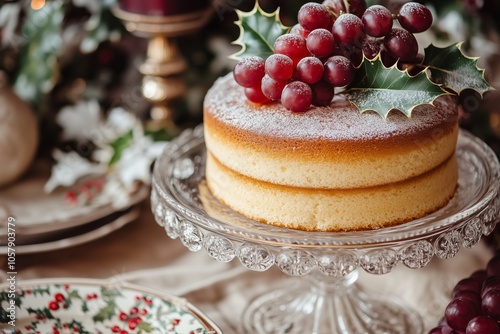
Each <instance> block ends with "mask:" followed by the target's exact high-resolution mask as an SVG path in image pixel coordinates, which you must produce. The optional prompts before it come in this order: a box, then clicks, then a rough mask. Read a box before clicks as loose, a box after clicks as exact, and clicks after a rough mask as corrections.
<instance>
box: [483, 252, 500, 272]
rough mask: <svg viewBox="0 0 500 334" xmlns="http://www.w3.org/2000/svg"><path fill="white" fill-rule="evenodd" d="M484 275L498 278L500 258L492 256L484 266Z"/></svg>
mask: <svg viewBox="0 0 500 334" xmlns="http://www.w3.org/2000/svg"><path fill="white" fill-rule="evenodd" d="M486 273H487V275H488V277H492V276H498V277H500V256H498V255H497V256H494V257H493V258H492V259H491V260H490V261H489V262H488V264H487V265H486Z"/></svg>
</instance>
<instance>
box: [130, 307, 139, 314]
mask: <svg viewBox="0 0 500 334" xmlns="http://www.w3.org/2000/svg"><path fill="white" fill-rule="evenodd" d="M138 312H139V309H138V308H137V307H132V308H131V309H130V314H137V313H138Z"/></svg>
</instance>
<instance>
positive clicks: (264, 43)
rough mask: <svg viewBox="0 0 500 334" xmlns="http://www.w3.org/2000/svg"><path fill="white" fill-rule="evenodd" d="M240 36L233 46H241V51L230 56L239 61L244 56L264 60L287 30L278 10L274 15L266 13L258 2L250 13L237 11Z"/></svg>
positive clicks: (272, 51)
mask: <svg viewBox="0 0 500 334" xmlns="http://www.w3.org/2000/svg"><path fill="white" fill-rule="evenodd" d="M236 13H237V14H238V21H236V25H237V26H238V27H240V36H239V37H238V39H237V40H236V41H234V42H233V44H236V45H239V46H241V50H240V51H239V52H237V53H235V54H233V55H231V56H230V58H232V59H236V60H240V59H241V58H243V57H246V56H259V57H262V58H264V59H266V58H267V57H269V56H270V55H272V54H273V53H274V47H273V46H274V42H275V41H276V39H277V38H278V37H279V36H281V35H283V34H285V33H287V32H288V30H289V28H287V27H285V26H283V25H282V24H281V22H280V19H279V8H278V9H277V10H276V11H275V12H274V13H266V12H265V11H264V10H263V9H262V8H260V6H259V4H258V2H257V1H256V2H255V7H254V8H253V9H252V10H251V11H250V12H243V11H240V10H237V11H236Z"/></svg>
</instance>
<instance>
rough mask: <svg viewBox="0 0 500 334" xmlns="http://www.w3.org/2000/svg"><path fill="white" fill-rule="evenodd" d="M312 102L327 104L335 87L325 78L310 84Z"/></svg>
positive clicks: (318, 104)
mask: <svg viewBox="0 0 500 334" xmlns="http://www.w3.org/2000/svg"><path fill="white" fill-rule="evenodd" d="M311 90H312V104H314V105H315V106H327V105H329V104H330V102H332V99H333V96H334V95H335V89H334V88H333V86H332V85H330V84H329V83H328V82H326V81H325V80H323V79H322V80H320V81H318V82H316V83H315V84H312V85H311Z"/></svg>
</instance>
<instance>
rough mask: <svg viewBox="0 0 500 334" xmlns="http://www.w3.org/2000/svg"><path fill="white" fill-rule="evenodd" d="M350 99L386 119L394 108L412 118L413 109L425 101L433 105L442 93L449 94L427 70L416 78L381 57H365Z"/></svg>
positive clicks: (350, 90) (361, 107)
mask: <svg viewBox="0 0 500 334" xmlns="http://www.w3.org/2000/svg"><path fill="white" fill-rule="evenodd" d="M348 93H349V95H348V98H349V101H350V102H351V103H352V104H354V105H355V106H356V107H357V108H358V109H359V111H360V112H365V111H367V110H373V111H375V112H377V113H378V114H380V115H381V116H382V117H384V118H386V117H387V115H388V114H389V112H390V111H391V110H393V109H395V110H399V111H401V112H402V113H403V114H405V115H406V116H408V117H411V112H412V111H413V108H415V107H416V106H418V105H421V104H432V103H433V101H434V100H435V99H436V98H437V97H438V96H441V95H444V94H447V93H446V92H445V91H444V90H442V89H441V88H440V87H439V86H438V85H436V84H434V83H432V82H431V81H430V80H429V78H428V77H427V75H426V74H425V73H423V72H422V73H420V74H418V75H416V76H414V77H412V76H410V75H409V74H408V73H407V72H406V71H400V70H399V69H398V68H397V67H396V65H394V66H392V67H390V68H387V67H385V66H384V65H383V63H382V61H381V60H380V56H377V57H376V58H375V59H373V60H369V59H366V58H365V59H364V61H363V63H362V64H361V65H360V66H359V67H358V68H357V69H356V76H355V78H354V81H353V83H352V84H351V86H350V88H349V91H348Z"/></svg>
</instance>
